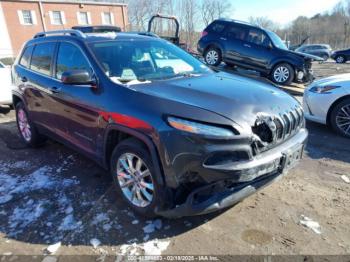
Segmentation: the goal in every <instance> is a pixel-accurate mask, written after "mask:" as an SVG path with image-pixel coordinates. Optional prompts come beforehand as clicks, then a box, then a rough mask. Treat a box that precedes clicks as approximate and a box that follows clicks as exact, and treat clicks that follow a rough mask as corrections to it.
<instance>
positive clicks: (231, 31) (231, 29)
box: [221, 23, 248, 65]
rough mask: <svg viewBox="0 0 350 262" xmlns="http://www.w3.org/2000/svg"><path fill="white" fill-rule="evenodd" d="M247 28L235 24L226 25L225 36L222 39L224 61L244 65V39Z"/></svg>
mask: <svg viewBox="0 0 350 262" xmlns="http://www.w3.org/2000/svg"><path fill="white" fill-rule="evenodd" d="M247 32H248V30H247V27H245V26H243V25H239V24H236V23H230V24H228V25H227V28H226V30H225V35H224V37H223V38H221V39H222V44H223V46H224V50H225V54H226V55H225V57H224V58H225V60H227V61H229V62H232V63H236V64H242V65H243V64H246V61H245V57H244V50H245V49H246V46H245V44H246V43H245V38H246V35H247Z"/></svg>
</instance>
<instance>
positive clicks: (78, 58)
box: [56, 43, 91, 79]
mask: <svg viewBox="0 0 350 262" xmlns="http://www.w3.org/2000/svg"><path fill="white" fill-rule="evenodd" d="M72 70H87V71H89V72H91V68H90V65H89V63H88V61H87V60H86V58H85V56H84V55H83V53H82V52H81V50H80V49H79V48H78V47H77V46H75V45H73V44H70V43H60V46H59V48H58V55H57V64H56V78H57V79H61V77H62V74H63V73H64V72H66V71H72Z"/></svg>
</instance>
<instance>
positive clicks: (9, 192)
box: [0, 63, 350, 258]
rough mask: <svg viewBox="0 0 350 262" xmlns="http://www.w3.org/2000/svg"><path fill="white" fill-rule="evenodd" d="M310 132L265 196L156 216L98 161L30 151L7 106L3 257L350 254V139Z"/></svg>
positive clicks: (1, 169) (1, 135)
mask: <svg viewBox="0 0 350 262" xmlns="http://www.w3.org/2000/svg"><path fill="white" fill-rule="evenodd" d="M335 66H336V65H333V64H328V63H325V64H323V65H317V67H319V69H317V70H318V71H317V72H319V73H318V74H319V75H322V76H324V75H325V74H332V73H329V72H338V73H339V72H340V70H337V69H336V67H335ZM342 66H343V65H342ZM346 66H348V67H349V65H345V66H344V68H345V67H346ZM317 67H316V66H315V68H317ZM325 70H328V73H324V71H325ZM342 70H343V69H342ZM344 70H345V69H344ZM345 71H346V70H345ZM299 99H300V97H299ZM307 128H308V130H309V132H310V137H309V143H308V146H307V148H306V152H305V157H304V159H303V160H302V161H301V163H300V165H299V166H298V167H297V168H295V169H293V170H291V171H290V172H289V174H288V175H287V176H285V177H283V178H282V179H280V180H279V181H277V182H275V183H274V184H272V185H271V186H269V187H267V188H265V189H264V190H262V191H260V192H259V193H257V194H255V195H253V196H251V197H249V198H247V199H245V200H244V201H243V202H241V203H239V204H237V205H236V206H234V207H232V208H230V209H228V210H225V211H223V212H219V213H215V214H211V215H208V216H200V217H192V218H184V219H178V220H166V219H158V220H153V221H147V220H145V219H143V218H141V217H138V216H137V215H135V214H134V213H133V212H131V211H130V210H128V208H127V207H126V206H125V205H124V203H123V202H121V201H120V200H119V199H117V198H116V197H115V191H114V189H113V187H112V186H111V183H112V181H111V178H110V175H109V174H107V173H106V172H105V171H104V170H102V169H101V168H99V167H98V166H97V165H95V164H94V163H93V162H92V161H90V160H88V159H86V158H84V157H83V156H81V155H79V154H77V153H76V152H74V151H72V150H70V149H68V148H66V147H64V146H62V145H60V144H58V143H55V142H52V141H49V142H47V144H46V145H45V146H43V147H42V148H39V149H27V148H25V147H24V145H23V144H22V143H21V141H20V140H19V137H18V135H17V130H16V125H15V122H14V112H13V111H10V112H7V110H5V109H2V110H1V112H0V156H1V157H0V255H1V254H3V255H11V254H12V255H43V254H46V253H47V252H48V251H46V249H47V248H48V246H49V245H51V244H55V243H59V242H61V246H60V247H58V246H59V244H58V245H57V246H56V247H58V249H57V251H56V252H55V254H57V255H62V254H69V255H74V254H80V255H81V254H86V255H98V256H100V257H101V258H103V257H104V256H106V255H117V254H172V255H180V254H181V255H196V254H198V255H199V254H201V255H203V254H207V255H239V254H264V255H267V254H269V255H272V254H277V255H283V254H288V255H291V254H304V255H316V254H317V255H335V254H350V227H349V221H350V202H349V199H350V184H349V183H346V182H345V181H344V180H343V179H342V176H343V177H344V175H345V176H347V177H349V178H350V140H349V139H345V138H342V137H339V136H336V135H335V134H334V133H333V132H332V131H330V130H329V129H328V128H327V127H324V126H321V125H318V124H313V123H307ZM308 218H309V219H311V220H312V221H314V222H317V223H319V227H317V224H315V223H310V222H312V221H309V220H308ZM303 223H307V224H309V226H311V227H312V226H316V227H314V230H313V229H312V228H310V227H307V226H305V225H303ZM318 231H319V232H318ZM93 245H95V246H96V248H94V247H93ZM49 249H50V250H51V251H54V249H55V246H54V247H52V246H51V247H50V248H49Z"/></svg>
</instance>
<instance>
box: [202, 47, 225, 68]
mask: <svg viewBox="0 0 350 262" xmlns="http://www.w3.org/2000/svg"><path fill="white" fill-rule="evenodd" d="M204 61H205V63H207V64H208V65H210V66H218V65H220V64H221V61H222V57H221V51H220V50H219V49H217V48H215V47H210V48H208V49H207V51H205V54H204Z"/></svg>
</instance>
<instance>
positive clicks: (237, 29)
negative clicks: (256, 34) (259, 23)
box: [227, 24, 247, 40]
mask: <svg viewBox="0 0 350 262" xmlns="http://www.w3.org/2000/svg"><path fill="white" fill-rule="evenodd" d="M246 35H247V30H246V29H245V28H244V27H241V26H238V25H236V24H232V25H230V27H229V28H228V29H227V36H228V37H229V38H231V39H238V40H245V39H246Z"/></svg>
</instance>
